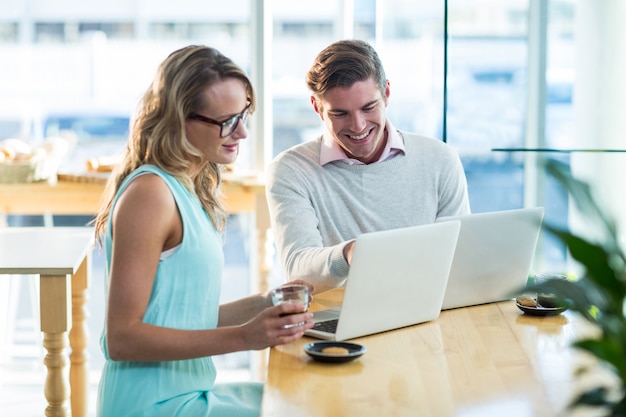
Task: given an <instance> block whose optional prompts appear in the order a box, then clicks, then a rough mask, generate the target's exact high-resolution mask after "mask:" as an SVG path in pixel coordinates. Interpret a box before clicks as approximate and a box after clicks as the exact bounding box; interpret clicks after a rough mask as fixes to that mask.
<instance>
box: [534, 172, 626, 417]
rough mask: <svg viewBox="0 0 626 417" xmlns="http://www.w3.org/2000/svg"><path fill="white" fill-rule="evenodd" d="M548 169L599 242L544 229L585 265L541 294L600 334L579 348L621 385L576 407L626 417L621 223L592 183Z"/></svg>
mask: <svg viewBox="0 0 626 417" xmlns="http://www.w3.org/2000/svg"><path fill="white" fill-rule="evenodd" d="M546 169H547V171H548V173H549V174H550V175H552V176H553V177H554V178H555V179H556V180H557V181H558V182H559V183H560V184H561V185H563V186H564V187H565V189H566V190H567V191H568V193H569V195H570V197H571V200H572V201H573V202H574V203H575V204H576V207H577V208H578V210H579V211H580V213H581V214H582V215H583V216H584V218H585V221H586V222H587V224H588V225H590V226H591V227H592V228H593V230H594V234H597V238H595V237H594V238H593V239H591V238H588V237H583V236H580V235H577V234H574V233H572V232H571V231H569V230H566V229H563V228H559V227H555V226H553V225H550V224H544V230H546V231H548V232H549V233H551V234H553V235H554V236H556V237H557V238H558V239H559V240H561V241H562V242H563V243H564V244H565V246H566V247H567V249H568V251H569V253H570V254H571V256H572V258H573V259H575V260H576V261H577V262H578V263H579V264H580V266H581V270H582V272H581V277H579V278H578V279H575V280H569V281H549V282H548V283H545V284H541V285H538V286H535V289H536V290H545V291H552V292H554V293H555V294H557V295H559V296H560V297H562V298H563V299H566V300H567V302H568V303H569V308H570V309H571V310H574V311H576V312H578V313H580V314H581V315H582V316H583V317H584V318H585V319H586V320H587V321H588V322H590V323H592V324H593V325H594V326H595V327H596V328H597V329H598V333H597V336H590V337H587V338H584V339H581V340H578V341H576V342H575V343H574V346H575V347H576V348H578V349H581V350H583V351H586V352H588V353H590V354H591V355H593V356H594V357H595V358H597V359H598V361H599V363H600V365H601V366H605V367H606V368H607V369H608V370H609V371H610V372H611V373H613V374H614V375H615V376H616V379H617V380H618V381H619V384H618V386H615V385H614V384H611V383H609V384H607V385H600V386H596V387H594V388H591V389H588V390H587V391H585V392H583V393H582V394H580V395H579V396H578V397H577V398H575V399H574V400H573V402H572V404H571V406H572V407H578V406H591V407H596V408H598V409H600V410H601V411H602V413H603V415H605V416H611V417H617V416H626V389H625V388H626V318H625V312H626V256H625V254H624V251H623V249H622V248H621V247H620V244H619V240H618V233H617V227H616V224H615V222H614V221H613V220H612V219H611V218H610V216H608V215H607V214H606V212H605V211H604V210H602V209H601V207H599V205H598V204H597V202H596V201H595V200H594V198H593V194H592V190H591V187H590V186H589V184H588V183H586V182H584V181H581V180H578V179H576V178H574V177H573V176H572V175H571V174H570V173H569V170H568V169H567V167H566V166H565V165H564V164H563V163H560V162H557V161H553V160H551V161H548V162H547V163H546Z"/></svg>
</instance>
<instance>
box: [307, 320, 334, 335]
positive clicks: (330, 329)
mask: <svg viewBox="0 0 626 417" xmlns="http://www.w3.org/2000/svg"><path fill="white" fill-rule="evenodd" d="M337 323H339V319H331V320H325V321H320V322H317V323H315V325H314V326H313V330H318V331H320V332H326V333H335V332H336V331H337Z"/></svg>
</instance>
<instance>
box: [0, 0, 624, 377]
mask: <svg viewBox="0 0 626 417" xmlns="http://www.w3.org/2000/svg"><path fill="white" fill-rule="evenodd" d="M623 3H624V2H622V1H620V0H605V1H603V2H597V1H595V0H437V1H417V2H416V1H412V0H318V1H315V2H299V1H291V0H273V1H269V0H268V1H262V0H258V1H256V0H230V1H228V2H218V1H214V0H210V1H206V0H203V1H198V0H178V1H176V2H170V1H165V0H151V1H148V0H107V1H106V2H105V1H100V0H55V1H54V2H53V1H46V0H0V140H2V139H5V138H19V139H23V140H25V141H28V142H29V143H32V144H36V143H41V142H42V141H44V140H45V139H46V138H49V137H52V136H58V135H61V134H67V132H72V135H74V136H73V137H75V138H76V140H75V143H73V144H72V147H71V149H70V151H69V152H68V154H67V155H66V157H65V158H64V160H63V161H62V163H61V166H60V168H59V170H60V171H81V170H84V169H85V162H86V159H87V158H93V157H97V156H104V155H111V154H114V153H116V152H117V151H119V149H120V148H121V146H122V145H123V143H124V142H125V140H126V137H127V134H128V125H129V122H130V120H131V119H132V114H133V110H134V108H135V106H136V104H137V102H138V100H139V98H140V96H141V95H142V94H143V92H144V91H145V89H146V88H147V87H148V85H149V83H150V81H151V79H152V76H153V74H154V72H155V70H156V67H157V65H158V64H159V63H160V62H161V61H162V60H163V59H164V58H165V57H166V56H167V55H168V54H169V53H170V52H172V51H174V50H175V49H177V48H179V47H182V46H184V45H188V44H206V45H210V46H213V47H216V48H218V49H219V50H221V52H223V53H224V54H225V55H227V56H229V57H231V58H232V59H234V60H235V61H236V62H237V63H238V64H239V65H241V66H242V67H243V68H245V69H246V70H247V71H248V72H249V74H250V75H251V77H252V79H253V80H254V84H255V87H256V89H257V92H258V93H259V109H258V111H257V112H256V113H255V114H254V115H253V117H252V120H251V126H250V135H249V140H248V141H246V143H245V144H244V146H243V149H242V151H241V157H240V158H239V160H238V162H237V163H236V166H235V170H237V171H239V172H244V173H245V172H255V173H261V174H262V172H263V170H264V167H265V166H266V165H267V163H268V162H269V161H270V160H271V158H273V157H274V156H275V155H277V154H278V153H279V152H281V151H282V150H284V149H287V148H288V147H290V146H293V145H295V144H298V143H301V142H303V141H306V140H310V139H313V138H314V137H315V136H316V135H318V134H319V133H320V132H321V131H322V125H321V122H320V120H319V118H318V117H317V115H316V114H315V113H314V111H313V109H312V108H311V106H310V103H309V99H308V97H309V93H308V90H307V89H306V86H305V83H304V77H305V73H306V72H307V70H308V69H309V67H310V65H311V63H312V62H313V59H314V58H315V56H316V55H317V53H318V52H319V51H320V50H321V49H323V48H324V47H325V46H327V45H328V44H329V43H332V42H333V41H336V40H339V39H344V38H360V39H364V40H366V41H369V42H370V43H372V44H373V45H374V46H375V47H376V49H377V50H378V52H379V54H380V56H381V59H382V61H383V64H384V66H385V69H386V72H387V76H388V78H389V80H390V82H391V98H390V104H389V108H388V115H389V118H390V119H391V121H392V122H393V123H394V125H395V126H396V127H397V128H399V129H403V130H409V131H413V132H418V133H422V134H425V135H429V136H433V137H435V138H438V139H440V140H443V141H446V142H447V143H449V144H450V145H451V146H453V147H454V148H455V149H457V151H458V152H459V153H460V155H461V158H462V160H463V164H464V167H465V170H466V175H467V179H468V185H469V194H470V201H471V206H472V211H473V212H484V211H494V210H503V209H513V208H520V207H530V206H544V207H545V208H546V219H545V220H546V221H547V222H550V223H551V224H554V225H562V226H568V225H569V226H572V225H573V226H576V225H577V223H578V226H577V227H584V224H581V223H583V222H581V221H577V219H576V211H575V209H573V207H572V204H571V202H570V201H569V199H568V196H567V194H566V193H565V192H564V191H563V190H562V189H560V188H559V186H558V185H557V184H555V183H554V181H552V180H551V179H550V178H549V177H547V176H546V174H545V172H544V171H543V169H542V164H541V163H542V161H544V160H545V159H547V158H553V159H558V160H560V161H562V162H564V163H565V164H567V165H568V166H570V167H571V169H572V172H575V173H577V174H580V175H583V176H585V177H586V178H589V179H590V180H591V181H593V183H594V184H595V186H596V189H597V191H598V198H601V199H603V201H605V202H606V207H607V208H608V209H610V210H611V211H613V212H614V213H616V214H617V217H618V220H621V217H623V216H624V215H625V214H624V213H626V208H625V207H624V205H626V202H625V200H624V198H623V195H622V194H623V181H624V180H623V179H624V178H626V175H624V168H623V166H624V156H623V154H621V153H620V152H606V150H613V151H617V150H620V149H619V147H620V146H622V147H623V144H624V141H623V140H624V138H623V135H622V134H621V133H620V132H623V131H625V130H626V129H624V128H625V127H626V126H624V123H625V122H622V121H621V119H623V115H624V114H626V105H625V102H624V100H625V99H624V98H623V97H626V94H624V92H626V91H625V90H626V86H625V85H624V81H623V77H622V76H621V75H620V74H623V73H624V71H625V70H626V63H625V62H624V58H623V55H624V54H623V53H620V52H618V50H617V49H618V48H617V47H616V48H615V49H612V48H610V47H609V46H608V45H620V44H623V42H621V43H620V40H621V41H625V40H626V36H625V33H624V29H621V22H622V21H623V19H624V18H626V9H625V6H624V5H623ZM617 92H621V94H620V93H617ZM620 115H621V116H620ZM616 148H617V149H616ZM537 149H540V150H542V151H541V152H538V151H537ZM546 150H547V151H546ZM589 150H593V151H594V152H588V151H589ZM607 179H610V181H607ZM253 216H254V215H253V214H251V215H245V214H240V215H236V216H231V218H230V221H229V226H228V229H227V235H226V246H225V251H226V262H227V269H226V274H225V276H224V284H223V288H224V294H223V299H224V300H228V299H231V298H234V297H239V296H241V295H245V294H247V293H249V292H250V291H253V290H254V286H255V285H254V283H255V282H256V281H255V277H254V274H255V272H254V268H251V267H250V259H251V249H252V248H254V245H253V243H251V242H253V239H254V238H255V237H254V236H252V235H253V234H254V231H253V229H254V228H253V224H254V223H253ZM620 216H621V217H620ZM89 219H90V217H88V216H83V217H76V216H48V217H47V218H46V217H45V216H44V217H39V216H20V215H16V216H9V218H8V219H7V223H8V225H9V226H32V225H44V224H46V225H50V226H55V225H82V224H85V223H86V222H87V221H88V220H89ZM571 268H572V265H571V261H570V260H569V259H568V254H567V252H566V251H565V248H564V247H563V246H562V245H560V244H559V243H557V242H556V241H555V240H553V239H551V238H550V236H547V235H544V234H543V233H542V235H541V237H540V242H539V245H538V247H537V254H536V258H535V264H534V266H533V269H534V270H536V271H545V270H550V271H565V270H569V269H571ZM531 272H532V271H531ZM102 273H103V271H102V258H101V256H100V255H99V254H98V253H95V254H94V282H93V283H92V286H91V299H90V301H89V303H90V304H89V308H90V311H91V317H90V318H89V320H90V324H89V327H90V329H91V332H92V339H93V340H92V341H90V347H89V349H90V351H91V353H90V355H91V357H90V361H91V366H92V368H93V370H94V380H96V382H97V372H98V369H99V368H100V367H101V364H102V357H101V354H100V352H99V349H98V346H97V339H98V337H99V333H100V331H101V329H102V320H103V312H104V310H103V309H104V300H103V299H102V293H103V287H102V286H103V280H102ZM282 277H283V275H282V271H281V270H280V267H279V266H278V265H277V264H275V266H274V268H273V270H272V273H271V280H272V283H271V284H275V283H279V282H280V281H281V280H282V279H283V278H282ZM0 290H1V288H0ZM30 293H31V291H29V290H28V288H26V287H24V286H23V285H22V288H21V290H19V297H20V298H19V299H20V300H21V301H20V303H19V305H20V308H19V310H18V311H17V313H16V314H17V318H18V319H20V318H21V319H23V321H22V322H19V323H23V324H19V325H18V329H17V331H18V333H19V332H20V331H21V332H23V333H27V332H28V331H30V330H29V329H31V328H36V327H37V326H36V324H35V325H33V324H32V317H33V315H32V314H31V310H32V308H31V307H30V305H31V304H32V303H31V302H30V301H29V300H30V299H31V298H32V297H30V296H29V294H30ZM0 297H3V295H2V294H1V293H0ZM0 306H2V301H0ZM35 317H36V316H35ZM29 319H30V321H29ZM20 326H21V327H20ZM35 346H36V345H35ZM1 348H2V349H5V355H1V354H0V357H4V358H5V359H6V360H8V361H9V362H10V361H14V360H15V357H16V356H19V355H17V354H16V353H15V352H16V351H20V352H22V353H24V352H27V350H24V349H17V350H16V349H13V350H12V351H11V353H10V354H8V353H7V352H8V351H7V350H6V349H7V348H6V347H1ZM39 354H40V352H34V353H32V354H30V353H29V354H25V355H22V356H26V360H31V359H33V357H34V358H35V360H36V363H37V364H39V363H40V361H39V357H38V355H39ZM217 361H218V365H219V366H220V368H221V369H222V370H226V371H233V372H239V371H242V372H243V373H244V376H247V377H249V378H257V377H258V375H255V372H254V370H253V368H254V366H253V363H254V359H253V358H252V359H251V355H250V354H247V353H242V354H235V355H225V356H224V357H223V358H219V359H218V360H217ZM38 366H39V365H37V366H35V367H38ZM237 376H238V377H239V376H241V374H240V373H239V374H237Z"/></svg>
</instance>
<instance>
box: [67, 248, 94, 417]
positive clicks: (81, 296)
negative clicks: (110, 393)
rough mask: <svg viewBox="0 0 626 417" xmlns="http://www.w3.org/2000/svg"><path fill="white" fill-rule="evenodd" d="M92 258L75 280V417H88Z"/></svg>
mask: <svg viewBox="0 0 626 417" xmlns="http://www.w3.org/2000/svg"><path fill="white" fill-rule="evenodd" d="M90 257H91V254H88V255H87V256H86V257H85V259H84V260H83V262H82V264H81V265H80V267H79V268H78V270H77V271H76V273H75V274H74V276H73V277H72V329H71V330H70V347H71V350H72V352H71V354H70V362H71V364H70V386H71V387H72V392H71V403H72V416H74V417H87V397H88V392H89V391H88V390H89V367H88V366H87V360H88V356H89V355H88V354H87V341H88V335H89V330H88V328H87V322H86V318H87V317H88V315H89V314H88V311H87V299H88V298H89V295H88V292H87V289H88V288H89V277H90V275H91V274H90V265H91V262H90Z"/></svg>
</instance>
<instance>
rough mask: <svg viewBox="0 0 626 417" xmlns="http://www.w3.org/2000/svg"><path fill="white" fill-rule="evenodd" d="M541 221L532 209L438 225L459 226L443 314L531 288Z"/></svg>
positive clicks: (541, 211)
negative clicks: (531, 276) (529, 282)
mask: <svg viewBox="0 0 626 417" xmlns="http://www.w3.org/2000/svg"><path fill="white" fill-rule="evenodd" d="M543 215H544V209H543V207H534V208H524V209H515V210H503V211H495V212H487V213H478V214H470V215H466V216H453V217H442V218H439V219H437V222H446V221H451V220H454V221H460V222H461V232H460V233H459V239H458V241H457V247H456V251H455V255H454V260H453V262H452V268H451V269H450V277H449V278H448V288H447V289H446V294H445V296H444V299H443V307H442V308H443V309H444V310H447V309H451V308H457V307H466V306H471V305H478V304H486V303H492V302H497V301H503V300H507V299H511V298H513V297H514V296H515V293H516V292H519V291H520V289H521V288H523V287H524V286H525V285H526V283H527V280H528V274H529V271H530V268H531V266H532V261H533V257H534V254H535V247H536V246H537V239H538V238H539V232H540V230H541V224H542V222H543Z"/></svg>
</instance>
